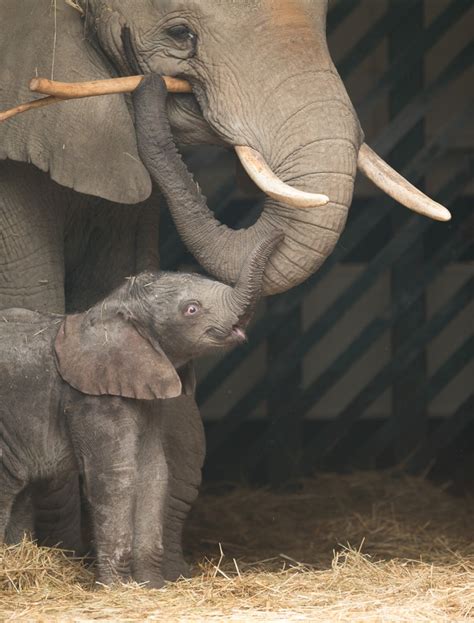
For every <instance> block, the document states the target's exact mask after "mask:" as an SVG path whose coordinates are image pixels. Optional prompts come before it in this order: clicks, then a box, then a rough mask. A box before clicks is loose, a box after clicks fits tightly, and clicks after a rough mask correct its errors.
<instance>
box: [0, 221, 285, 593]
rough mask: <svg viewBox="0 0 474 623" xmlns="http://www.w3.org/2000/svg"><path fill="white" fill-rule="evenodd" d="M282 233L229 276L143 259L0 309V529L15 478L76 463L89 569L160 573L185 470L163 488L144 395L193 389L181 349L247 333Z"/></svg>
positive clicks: (146, 576) (228, 341)
mask: <svg viewBox="0 0 474 623" xmlns="http://www.w3.org/2000/svg"><path fill="white" fill-rule="evenodd" d="M280 239H281V234H280V233H279V232H275V233H273V234H270V235H269V236H268V238H267V239H266V240H265V241H263V242H261V243H260V244H259V245H258V247H257V248H256V249H255V250H254V252H253V253H252V254H251V255H250V256H249V258H248V259H247V261H246V263H245V265H244V266H243V268H242V271H241V273H240V277H239V280H238V282H237V284H236V286H235V287H234V288H232V287H230V286H227V285H224V284H223V283H219V282H216V281H212V280H210V279H207V278H204V277H202V276H200V275H197V274H184V273H166V272H161V273H156V274H152V273H142V274H140V275H138V276H137V277H133V278H130V279H129V280H127V282H126V283H125V284H124V285H123V286H122V287H120V288H119V289H118V290H116V291H115V292H114V293H113V294H111V295H110V296H109V297H108V298H106V299H105V300H104V301H102V302H100V303H99V304H97V305H96V306H94V307H92V308H91V309H90V310H88V311H87V312H84V313H81V314H76V315H68V316H59V315H52V314H40V313H36V312H32V311H28V310H23V309H9V310H8V309H7V310H4V311H2V312H0V414H1V424H2V454H3V457H2V463H1V468H0V540H3V539H4V538H5V533H6V530H7V525H8V520H9V517H10V514H11V510H12V507H13V504H14V503H15V499H16V498H18V496H20V494H21V492H22V491H24V490H25V488H26V487H27V486H29V485H31V484H32V483H34V484H35V485H36V484H38V483H41V482H47V481H51V480H55V479H56V480H57V481H58V482H60V481H61V475H63V476H65V475H67V474H68V473H69V472H70V471H71V470H77V469H78V470H79V473H80V474H81V478H82V481H83V486H84V494H85V498H86V500H87V503H88V507H89V511H90V517H91V524H92V532H93V540H94V546H95V553H96V556H97V565H96V569H97V580H98V581H99V582H101V583H104V584H111V583H114V582H116V581H125V580H127V579H129V578H133V579H135V580H137V581H139V582H148V583H149V586H151V587H157V586H161V585H162V584H163V578H167V577H168V575H169V574H168V575H167V573H166V570H164V569H163V568H162V567H163V566H164V564H165V563H164V561H166V560H168V561H169V560H172V558H173V555H174V553H173V552H176V551H178V550H179V551H180V548H181V543H180V539H181V535H180V534H178V533H179V532H180V530H178V529H176V530H174V531H173V523H174V522H175V523H176V525H181V524H182V521H183V516H185V515H186V513H187V510H188V508H189V503H190V502H192V501H193V498H194V497H195V489H196V483H194V489H193V486H192V485H193V483H190V486H189V487H188V489H191V491H188V492H187V493H186V486H183V493H182V495H180V496H173V495H171V494H170V491H169V480H168V475H167V469H168V467H167V460H166V459H167V456H168V455H167V452H169V451H170V449H169V448H168V449H167V448H165V445H166V444H173V439H172V438H171V439H167V440H163V434H162V433H163V430H164V427H165V423H164V422H163V421H161V420H162V419H163V418H164V417H165V416H164V415H163V414H161V416H160V412H159V410H158V415H157V409H156V405H154V403H153V401H155V400H163V399H172V398H175V397H177V396H180V395H182V394H183V393H191V392H193V389H194V380H193V372H192V363H191V362H192V359H194V358H195V357H197V356H199V355H202V354H203V353H206V352H209V351H211V350H213V349H217V348H223V347H230V346H232V345H235V344H238V343H239V342H242V341H244V340H245V328H246V325H247V323H248V321H249V319H250V316H251V314H252V311H253V308H254V306H255V303H256V301H257V299H258V297H259V295H260V288H261V281H262V275H263V272H264V268H265V265H266V262H267V260H268V258H269V257H270V255H271V253H272V251H273V249H274V248H275V246H276V245H277V243H278V242H279V240H280ZM152 407H153V408H152ZM166 415H167V416H168V417H169V415H170V414H169V413H168V412H166ZM180 434H181V431H180ZM187 434H189V431H187V430H185V429H184V427H183V430H182V435H187ZM171 452H172V448H171ZM175 454H176V452H175ZM191 459H192V457H186V456H183V457H178V460H180V461H182V462H183V464H186V462H187V461H190V460H191ZM184 484H186V483H184ZM152 491H153V493H152ZM76 530H77V531H79V527H76ZM173 534H174V537H170V536H169V535H173ZM167 535H168V536H167ZM177 541H179V542H177ZM168 543H169V545H168ZM167 547H169V548H170V550H172V551H170V552H167V551H166V549H167Z"/></svg>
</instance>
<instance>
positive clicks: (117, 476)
mask: <svg viewBox="0 0 474 623" xmlns="http://www.w3.org/2000/svg"><path fill="white" fill-rule="evenodd" d="M116 458H117V457H116ZM88 463H89V465H88V468H87V469H86V473H85V479H84V480H85V483H84V484H85V486H84V489H85V497H86V500H87V503H88V505H89V507H90V515H91V519H92V531H93V541H94V549H95V553H96V581H97V582H98V583H100V584H105V585H112V584H117V583H121V582H128V581H129V580H130V579H131V575H132V546H133V507H134V504H133V502H134V494H135V481H136V472H135V468H134V466H126V465H124V466H122V467H119V466H113V467H112V466H110V465H109V466H107V467H106V468H105V469H104V463H103V461H101V462H100V465H97V464H96V465H94V462H90V461H88Z"/></svg>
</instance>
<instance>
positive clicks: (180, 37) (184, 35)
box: [167, 24, 197, 44]
mask: <svg viewBox="0 0 474 623" xmlns="http://www.w3.org/2000/svg"><path fill="white" fill-rule="evenodd" d="M167 33H168V36H170V37H171V38H172V39H174V40H175V41H176V42H178V43H181V44H182V43H187V42H190V43H193V44H194V43H195V42H196V39H197V36H196V35H195V33H193V32H192V30H190V29H189V28H188V27H187V26H185V25H184V24H180V25H178V26H172V27H171V28H168V30H167Z"/></svg>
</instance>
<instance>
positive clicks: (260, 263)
mask: <svg viewBox="0 0 474 623" xmlns="http://www.w3.org/2000/svg"><path fill="white" fill-rule="evenodd" d="M281 239H282V235H281V233H280V232H278V231H275V232H272V233H271V234H270V235H269V236H267V237H266V238H265V239H263V240H262V241H261V242H260V243H259V244H258V245H256V247H255V249H254V250H253V252H252V253H251V254H250V255H249V257H248V258H247V259H246V261H245V262H244V264H243V266H242V268H241V271H240V275H239V278H238V280H237V283H236V285H235V287H230V286H228V285H225V284H223V283H220V282H218V281H213V280H211V279H208V278H205V277H203V276H201V275H198V274H187V273H169V272H161V273H148V272H145V273H141V274H140V275H138V276H136V277H132V278H130V279H129V280H128V281H127V283H126V284H125V285H123V286H122V287H121V288H119V289H118V290H117V291H115V292H114V293H113V294H111V295H110V296H109V297H107V298H106V299H105V300H104V301H102V302H101V303H98V304H97V305H96V306H95V307H93V308H92V309H90V310H89V311H87V312H85V313H82V314H75V315H71V316H66V318H65V319H64V321H63V322H62V324H61V327H60V329H59V331H58V334H57V337H56V340H55V351H56V356H57V360H58V369H59V372H60V374H61V376H62V378H63V379H64V380H65V381H66V382H67V383H69V384H70V385H71V386H72V387H74V388H75V389H77V390H79V391H81V392H83V393H85V394H91V395H96V396H97V395H105V394H108V395H114V396H123V397H128V398H138V399H143V400H152V399H158V398H161V399H162V398H175V397H177V396H179V395H180V394H181V393H182V392H184V393H192V391H193V390H194V381H193V375H192V368H190V367H189V365H188V364H189V363H190V362H191V360H192V359H195V358H196V357H199V356H200V355H203V354H205V353H208V352H209V351H212V350H215V349H219V348H228V347H231V346H234V345H236V344H238V343H241V342H243V341H245V340H246V335H245V329H246V327H247V324H248V322H249V320H250V317H251V315H252V312H253V310H254V308H255V305H256V303H257V301H258V298H259V296H260V293H261V288H262V277H263V273H264V270H265V266H266V264H267V262H268V260H269V258H270V256H271V254H272V253H273V251H274V249H275V248H276V246H277V244H278V243H279V242H280V241H281Z"/></svg>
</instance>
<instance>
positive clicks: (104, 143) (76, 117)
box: [0, 0, 151, 203]
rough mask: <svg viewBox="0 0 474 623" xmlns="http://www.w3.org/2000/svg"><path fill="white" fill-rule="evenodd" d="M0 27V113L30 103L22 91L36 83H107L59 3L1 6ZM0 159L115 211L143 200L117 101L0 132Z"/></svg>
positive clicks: (83, 103)
mask: <svg viewBox="0 0 474 623" xmlns="http://www.w3.org/2000/svg"><path fill="white" fill-rule="evenodd" d="M56 5H57V6H56ZM0 23H1V24H2V27H1V29H2V32H3V33H5V34H6V36H3V37H0V110H3V109H7V108H11V107H12V106H15V105H17V104H18V103H20V102H24V101H26V100H29V99H32V96H31V93H30V92H29V90H28V84H29V82H30V80H31V78H33V77H34V76H36V75H47V76H50V75H53V77H54V79H56V80H63V81H66V82H67V81H79V80H99V79H102V78H110V77H111V76H113V72H112V70H111V68H110V67H109V66H108V65H107V61H106V60H105V57H103V56H102V55H101V54H100V52H97V51H96V50H95V49H94V48H93V47H92V45H90V44H89V43H88V42H87V40H86V39H85V35H84V27H83V23H82V20H81V16H80V14H79V13H78V12H77V11H76V10H75V9H74V8H72V7H71V6H69V5H67V4H66V3H65V2H63V1H61V2H57V3H56V2H48V1H42V2H40V1H34V2H18V0H2V2H1V3H0ZM5 158H10V159H12V160H17V161H22V162H31V163H33V164H34V165H36V166H37V167H38V168H39V169H41V170H42V171H47V172H49V174H50V176H51V178H52V179H53V180H55V181H56V182H58V183H59V184H61V185H62V186H67V187H69V188H73V189H74V190H76V191H78V192H81V193H86V194H90V195H96V196H99V197H103V198H105V199H109V200H111V201H115V202H119V203H137V202H139V201H143V200H144V199H146V198H147V197H148V196H149V194H150V192H151V180H150V177H149V175H148V172H147V171H146V169H145V168H144V166H143V165H142V163H141V161H140V158H139V157H138V153H137V146H136V139H135V131H134V127H133V121H132V118H131V116H130V112H129V110H128V108H127V105H126V102H125V99H124V97H123V96H121V95H109V96H105V97H97V98H89V99H83V100H76V101H68V102H65V103H63V104H61V105H60V106H46V107H44V108H42V109H39V110H35V111H32V112H29V113H26V114H24V115H18V116H17V117H15V118H12V119H10V120H8V121H6V122H4V123H2V124H0V159H5Z"/></svg>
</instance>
